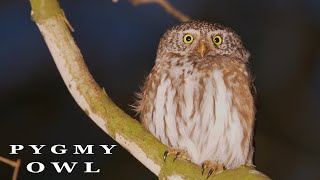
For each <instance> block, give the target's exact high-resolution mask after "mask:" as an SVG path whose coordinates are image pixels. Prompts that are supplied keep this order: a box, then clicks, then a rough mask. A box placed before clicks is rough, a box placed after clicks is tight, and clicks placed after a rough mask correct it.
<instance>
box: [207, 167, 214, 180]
mask: <svg viewBox="0 0 320 180" xmlns="http://www.w3.org/2000/svg"><path fill="white" fill-rule="evenodd" d="M213 171H214V169H213V168H210V170H209V172H208V176H207V179H208V178H209V177H210V176H211V174H212V173H213Z"/></svg>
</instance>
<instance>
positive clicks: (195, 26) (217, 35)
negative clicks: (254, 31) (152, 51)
mask: <svg viewBox="0 0 320 180" xmlns="http://www.w3.org/2000/svg"><path fill="white" fill-rule="evenodd" d="M171 55H180V56H198V58H199V59H202V58H206V57H207V56H221V55H222V56H231V57H233V58H235V59H238V60H241V61H247V60H248V58H249V56H250V54H249V53H248V51H247V50H246V49H245V48H244V46H243V45H242V42H241V39H240V37H239V36H238V35H237V34H236V32H234V31H233V30H232V29H230V28H227V27H224V26H223V25H220V24H217V23H209V22H205V21H188V22H184V23H182V24H179V25H176V26H174V27H172V28H171V29H169V30H168V31H167V32H166V33H165V34H164V35H163V37H162V38H161V40H160V44H159V48H158V52H157V61H159V59H163V58H162V57H165V56H171ZM164 59H167V58H164Z"/></svg>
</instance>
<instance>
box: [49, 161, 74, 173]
mask: <svg viewBox="0 0 320 180" xmlns="http://www.w3.org/2000/svg"><path fill="white" fill-rule="evenodd" d="M71 163H72V167H70V166H69V164H68V163H67V162H64V163H63V164H62V166H61V167H60V166H59V162H51V164H53V166H54V168H55V169H56V171H57V173H61V171H62V170H63V169H66V170H67V172H68V173H71V172H72V170H73V168H74V167H75V165H76V164H78V162H71Z"/></svg>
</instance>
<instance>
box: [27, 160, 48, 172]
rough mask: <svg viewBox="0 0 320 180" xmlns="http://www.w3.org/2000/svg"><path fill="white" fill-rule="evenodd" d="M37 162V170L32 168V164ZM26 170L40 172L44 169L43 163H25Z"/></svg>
mask: <svg viewBox="0 0 320 180" xmlns="http://www.w3.org/2000/svg"><path fill="white" fill-rule="evenodd" d="M34 164H38V166H39V169H38V171H35V170H33V168H32V167H33V165H34ZM27 170H28V171H29V172H31V173H41V172H42V171H43V170H44V165H43V164H42V163H41V162H31V163H29V164H28V165H27Z"/></svg>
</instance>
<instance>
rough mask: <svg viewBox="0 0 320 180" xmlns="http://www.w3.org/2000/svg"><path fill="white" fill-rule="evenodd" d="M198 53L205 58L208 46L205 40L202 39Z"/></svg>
mask: <svg viewBox="0 0 320 180" xmlns="http://www.w3.org/2000/svg"><path fill="white" fill-rule="evenodd" d="M197 53H198V54H199V55H200V56H201V57H202V58H203V57H204V56H205V55H206V54H207V46H206V43H205V41H203V40H202V41H200V44H199V46H198V47H197Z"/></svg>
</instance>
